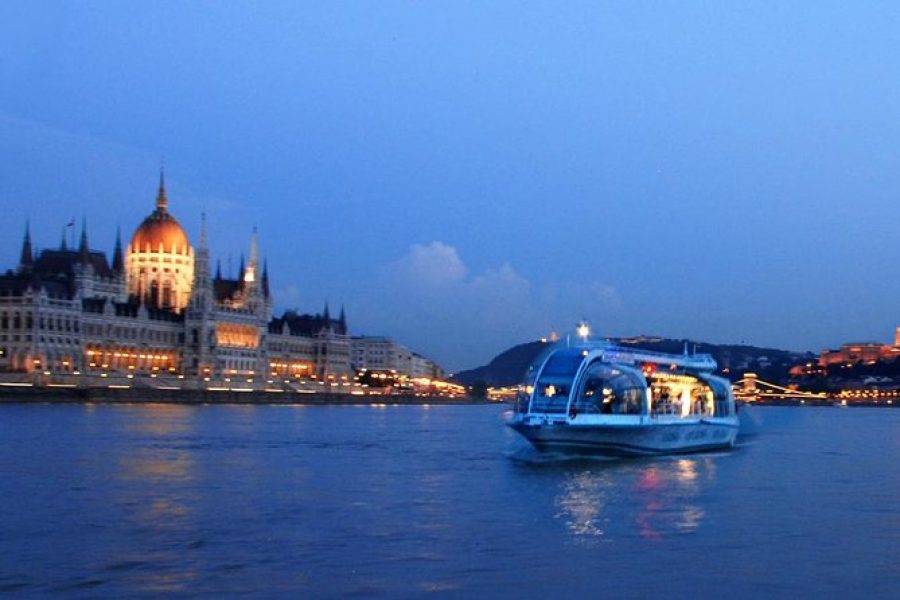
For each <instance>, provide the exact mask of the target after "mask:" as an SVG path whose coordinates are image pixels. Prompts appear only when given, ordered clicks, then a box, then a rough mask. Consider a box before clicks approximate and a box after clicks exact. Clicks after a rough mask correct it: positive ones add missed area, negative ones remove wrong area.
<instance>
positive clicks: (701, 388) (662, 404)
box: [650, 373, 714, 417]
mask: <svg viewBox="0 0 900 600" xmlns="http://www.w3.org/2000/svg"><path fill="white" fill-rule="evenodd" d="M650 386H651V387H650V396H651V407H652V408H651V411H652V413H653V414H655V415H673V416H680V417H688V416H695V417H696V416H701V417H702V416H711V415H712V414H713V410H714V394H713V390H712V388H710V387H709V385H708V384H707V383H706V382H705V381H701V380H700V379H698V378H697V377H696V376H694V375H686V374H672V373H663V374H657V375H654V376H653V377H652V378H651V381H650Z"/></svg>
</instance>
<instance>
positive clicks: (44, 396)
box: [0, 386, 502, 406]
mask: <svg viewBox="0 0 900 600" xmlns="http://www.w3.org/2000/svg"><path fill="white" fill-rule="evenodd" d="M32 403H44V404H189V405H210V404H243V405H248V404H259V405H273V404H281V405H311V406H332V405H333V406H350V405H360V406H366V405H369V406H371V405H382V404H398V405H399V404H408V405H424V404H428V405H434V404H446V405H475V404H502V403H500V402H495V401H492V400H486V399H477V398H470V397H468V396H463V397H455V398H452V397H447V396H416V395H412V394H408V395H401V394H397V395H358V394H347V393H321V392H313V393H300V392H288V391H285V392H274V391H265V390H214V391H211V390H203V389H181V390H167V389H156V388H130V389H115V388H101V387H80V388H67V387H43V386H34V387H0V405H3V404H32Z"/></svg>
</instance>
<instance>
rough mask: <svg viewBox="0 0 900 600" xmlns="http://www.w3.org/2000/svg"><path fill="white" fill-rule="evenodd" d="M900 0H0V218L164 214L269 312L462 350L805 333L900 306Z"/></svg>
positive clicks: (474, 358) (41, 239)
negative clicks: (579, 330) (163, 198)
mask: <svg viewBox="0 0 900 600" xmlns="http://www.w3.org/2000/svg"><path fill="white" fill-rule="evenodd" d="M897 31H900V5H896V4H892V3H880V2H854V3H846V2H816V3H799V2H798V3H784V4H777V3H754V4H746V3H706V2H655V3H631V2H586V3H579V2H567V3H564V4H559V3H531V2H524V3H522V2H517V3H512V2H494V3H490V4H481V3H467V2H454V3H445V4H434V3H411V2H410V3H406V2H400V3H397V2H371V3H369V2H352V3H326V2H323V3H318V2H315V3H313V2H302V3H297V2H267V3H263V4H239V3H227V4H221V3H213V2H192V3H165V4H159V3H122V4H116V3H107V2H78V3H62V2H46V3H44V2H4V3H2V4H0V82H2V84H0V153H2V156H3V157H4V159H3V160H2V161H0V208H2V211H3V214H4V216H5V217H6V219H5V223H4V227H3V230H2V236H0V240H2V244H0V260H2V266H3V268H10V267H13V266H14V265H15V263H16V261H17V259H18V252H19V249H20V242H21V237H22V232H23V229H24V226H25V221H26V219H27V220H30V222H31V232H32V239H33V241H34V244H35V245H36V246H37V247H42V248H46V247H51V246H56V245H58V244H59V239H60V235H61V232H62V230H63V228H64V226H65V225H66V223H68V222H69V221H70V220H72V219H73V218H74V219H75V221H76V235H77V233H78V231H77V230H78V229H80V226H81V220H82V218H84V219H86V221H87V224H88V232H89V235H90V242H91V246H92V248H96V249H101V250H105V251H107V252H111V250H112V248H113V245H114V242H115V234H116V227H117V226H120V227H121V228H122V233H123V237H125V238H126V240H125V241H127V237H128V236H130V235H131V233H132V232H133V231H134V229H135V227H137V225H138V224H139V223H140V221H141V219H143V217H144V216H146V215H147V214H148V213H149V212H150V211H151V210H152V208H153V201H154V198H155V193H156V186H157V181H158V174H159V168H160V163H161V161H164V162H165V170H166V181H167V188H168V192H169V201H170V208H171V211H172V212H173V214H175V215H176V217H177V218H178V219H179V221H180V222H181V223H182V225H183V226H184V227H185V228H186V230H187V231H188V233H189V235H190V236H191V242H192V243H194V244H196V242H197V237H198V233H199V223H200V215H201V213H202V212H204V211H205V212H206V214H207V215H208V226H209V242H210V250H211V253H212V255H213V257H214V259H215V258H220V259H221V260H222V264H223V269H227V266H228V257H229V256H230V257H231V261H232V268H233V269H236V268H237V264H238V262H239V260H240V255H241V253H242V252H244V253H247V252H248V250H249V240H250V235H251V233H252V230H253V227H254V226H255V227H257V229H258V231H259V242H260V251H261V254H262V255H263V256H264V257H266V258H267V259H268V262H269V269H270V275H271V285H272V290H273V294H274V297H275V302H276V307H278V309H279V311H280V310H281V309H284V308H297V309H299V310H301V311H304V312H315V311H320V310H322V308H323V306H324V304H325V302H326V301H328V302H329V303H330V305H331V308H332V310H333V311H337V310H339V309H340V306H341V305H342V304H343V305H345V306H346V310H347V316H348V320H349V326H350V329H351V331H352V333H354V334H366V335H389V336H391V337H393V338H395V339H397V340H398V341H400V342H402V343H404V344H406V345H408V346H410V347H411V348H412V349H414V350H416V351H417V352H420V353H422V354H425V355H427V356H429V357H432V358H434V359H435V360H437V361H438V362H440V363H442V364H444V365H446V366H447V367H448V368H449V369H450V370H459V369H463V368H468V367H473V366H477V365H480V364H483V363H484V362H486V361H487V360H489V359H490V358H492V357H493V356H494V355H495V354H497V353H498V352H500V351H502V350H504V349H506V348H507V347H509V346H510V345H512V344H516V343H520V342H524V341H528V340H531V339H536V338H538V337H541V336H544V335H547V334H548V333H549V332H550V331H551V330H557V331H559V332H560V333H565V331H566V330H567V329H574V327H575V325H576V323H577V322H578V321H579V320H580V319H582V318H585V319H587V320H588V321H589V322H590V323H591V325H592V327H593V329H594V331H595V332H596V333H598V334H599V335H610V336H620V335H637V334H641V333H648V334H657V335H663V336H668V337H688V338H692V339H697V340H704V341H710V342H718V343H742V342H743V343H747V344H754V345H759V346H773V347H778V348H784V349H792V350H812V351H816V352H818V351H820V350H821V349H823V348H827V347H837V346H839V345H840V344H841V343H843V342H848V341H865V340H873V341H885V342H887V341H890V340H892V339H893V331H894V328H895V327H896V326H897V325H898V324H900V301H898V300H897V299H898V298H900V278H898V277H897V274H896V271H897V267H896V265H897V264H900V244H898V243H897V238H898V231H900V227H898V226H900V78H898V77H897V74H898V73H900V39H898V36H897V35H896V32H897Z"/></svg>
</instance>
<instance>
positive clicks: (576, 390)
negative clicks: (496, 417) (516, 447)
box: [508, 336, 739, 456]
mask: <svg viewBox="0 0 900 600" xmlns="http://www.w3.org/2000/svg"><path fill="white" fill-rule="evenodd" d="M584 337H586V336H584ZM715 369H716V362H715V360H714V359H713V358H712V356H710V355H708V354H691V355H688V354H687V351H686V350H685V354H683V355H678V354H664V353H660V352H652V351H645V350H639V349H631V348H624V347H621V346H616V345H614V344H612V343H609V342H603V341H598V342H589V341H581V342H579V343H576V344H569V343H567V342H560V343H557V344H556V345H554V346H552V347H551V348H549V349H548V350H547V351H545V352H544V353H543V354H542V355H541V356H540V357H539V358H538V359H537V360H536V361H535V362H534V363H533V364H532V365H531V366H530V367H529V369H528V372H527V373H526V375H525V379H524V381H523V382H522V384H521V385H520V386H519V392H518V396H517V399H516V408H515V412H514V413H513V417H512V419H511V420H510V422H509V423H508V424H509V426H510V427H512V428H513V429H515V430H516V431H517V432H519V433H520V434H522V435H523V436H524V437H525V438H526V439H527V440H528V441H529V442H531V443H532V444H533V445H534V446H535V447H536V448H537V449H538V450H541V451H547V452H558V453H562V454H571V455H598V456H653V455H660V454H677V453H686V452H701V451H707V450H715V449H721V448H730V447H732V446H734V443H735V439H736V437H737V434H738V428H739V420H738V416H737V413H736V410H735V402H734V396H733V395H732V392H731V383H730V382H729V381H728V380H727V379H724V378H722V377H717V376H715V375H713V374H712V373H713V371H715Z"/></svg>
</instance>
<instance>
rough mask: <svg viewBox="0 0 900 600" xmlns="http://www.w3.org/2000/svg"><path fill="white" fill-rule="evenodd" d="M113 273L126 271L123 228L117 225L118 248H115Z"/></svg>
mask: <svg viewBox="0 0 900 600" xmlns="http://www.w3.org/2000/svg"><path fill="white" fill-rule="evenodd" d="M112 270H113V273H116V274H119V273H124V272H125V259H124V258H123V256H122V228H121V227H116V249H115V250H113V263H112Z"/></svg>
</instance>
